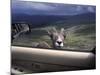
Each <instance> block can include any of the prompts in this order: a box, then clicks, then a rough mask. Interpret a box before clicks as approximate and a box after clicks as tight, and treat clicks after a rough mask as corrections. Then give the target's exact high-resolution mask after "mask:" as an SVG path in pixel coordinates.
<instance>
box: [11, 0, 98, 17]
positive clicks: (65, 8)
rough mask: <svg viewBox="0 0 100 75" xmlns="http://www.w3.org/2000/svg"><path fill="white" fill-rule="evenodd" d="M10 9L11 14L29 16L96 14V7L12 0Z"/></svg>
mask: <svg viewBox="0 0 100 75" xmlns="http://www.w3.org/2000/svg"><path fill="white" fill-rule="evenodd" d="M11 9H12V13H17V14H29V15H77V14H82V13H95V12H96V7H95V6H91V5H73V4H58V3H43V2H34V1H29V2H28V1H27V2H26V1H20V0H12V7H11Z"/></svg>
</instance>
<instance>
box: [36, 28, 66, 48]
mask: <svg viewBox="0 0 100 75" xmlns="http://www.w3.org/2000/svg"><path fill="white" fill-rule="evenodd" d="M47 32H48V35H49V36H50V38H51V41H52V47H51V46H50V45H48V44H47V43H46V42H41V43H39V44H38V45H37V47H39V48H55V49H58V48H62V47H63V46H64V39H65V37H66V34H65V31H64V28H61V30H60V31H57V30H56V28H52V30H47Z"/></svg>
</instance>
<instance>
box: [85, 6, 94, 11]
mask: <svg viewBox="0 0 100 75" xmlns="http://www.w3.org/2000/svg"><path fill="white" fill-rule="evenodd" d="M87 9H88V11H89V12H95V9H94V8H93V7H91V6H89V7H88V8H87Z"/></svg>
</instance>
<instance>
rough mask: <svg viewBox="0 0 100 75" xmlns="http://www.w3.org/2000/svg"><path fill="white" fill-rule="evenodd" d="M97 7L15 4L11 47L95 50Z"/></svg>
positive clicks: (34, 3) (13, 3)
mask: <svg viewBox="0 0 100 75" xmlns="http://www.w3.org/2000/svg"><path fill="white" fill-rule="evenodd" d="M95 10H96V7H95V6H91V5H73V4H57V3H43V2H24V1H12V8H11V12H12V25H11V26H12V27H11V31H12V32H11V33H12V46H24V47H33V48H47V49H52V48H53V49H60V50H61V49H63V50H68V49H71V50H92V49H93V48H94V47H95V43H96V40H95V39H96V31H95V28H96V24H95V16H96V11H95Z"/></svg>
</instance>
